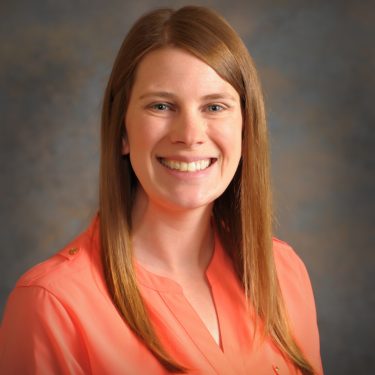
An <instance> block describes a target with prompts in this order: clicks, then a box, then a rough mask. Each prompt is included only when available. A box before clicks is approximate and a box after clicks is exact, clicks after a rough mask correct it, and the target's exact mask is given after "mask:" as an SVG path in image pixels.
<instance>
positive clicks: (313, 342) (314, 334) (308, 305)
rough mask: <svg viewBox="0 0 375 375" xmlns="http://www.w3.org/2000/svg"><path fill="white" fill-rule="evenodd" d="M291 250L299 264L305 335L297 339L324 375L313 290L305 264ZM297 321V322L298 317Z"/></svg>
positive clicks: (302, 320) (300, 315) (301, 306)
mask: <svg viewBox="0 0 375 375" xmlns="http://www.w3.org/2000/svg"><path fill="white" fill-rule="evenodd" d="M291 250H292V252H293V254H294V257H295V260H296V263H297V270H296V271H297V272H298V276H299V280H298V283H299V288H300V295H301V301H302V303H301V304H300V311H299V318H300V319H301V321H300V325H301V326H303V330H300V332H302V333H303V334H302V335H300V337H299V338H298V337H297V340H298V341H299V342H300V343H301V344H302V347H303V349H304V352H305V354H306V355H307V357H308V359H309V360H310V361H311V364H312V365H313V367H314V369H315V371H316V372H317V374H318V375H323V366H322V360H321V356H320V339H319V329H318V322H317V313H316V306H315V298H314V293H313V288H312V285H311V281H310V277H309V274H308V272H307V269H306V266H305V264H304V263H303V261H302V260H301V259H300V258H299V256H298V255H297V254H296V253H295V252H294V250H293V249H291ZM295 320H297V318H296V317H295Z"/></svg>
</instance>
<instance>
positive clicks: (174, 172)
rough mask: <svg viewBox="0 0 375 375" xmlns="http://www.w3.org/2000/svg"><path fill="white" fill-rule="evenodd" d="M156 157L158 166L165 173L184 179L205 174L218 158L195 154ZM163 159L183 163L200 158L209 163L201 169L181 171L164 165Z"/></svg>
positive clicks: (199, 159)
mask: <svg viewBox="0 0 375 375" xmlns="http://www.w3.org/2000/svg"><path fill="white" fill-rule="evenodd" d="M156 159H157V161H158V164H159V165H160V166H162V167H163V169H164V170H165V171H166V172H167V173H169V174H171V175H173V176H176V177H181V178H184V179H189V178H191V177H200V176H206V175H207V174H208V173H210V172H211V170H212V166H213V165H214V164H216V162H217V160H218V158H213V157H201V156H197V157H183V156H172V157H160V156H158V157H157V158H156ZM163 160H168V161H176V162H185V163H192V162H197V161H202V160H209V161H210V165H209V166H208V167H207V168H205V169H201V170H195V171H181V170H178V169H172V168H169V167H168V166H166V165H165V164H164V163H163Z"/></svg>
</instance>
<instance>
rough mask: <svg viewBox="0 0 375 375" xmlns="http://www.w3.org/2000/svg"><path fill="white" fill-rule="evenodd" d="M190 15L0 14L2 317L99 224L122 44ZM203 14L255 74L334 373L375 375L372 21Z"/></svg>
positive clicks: (291, 5) (284, 223)
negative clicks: (112, 77)
mask: <svg viewBox="0 0 375 375" xmlns="http://www.w3.org/2000/svg"><path fill="white" fill-rule="evenodd" d="M183 4H186V2H184V1H175V2H171V1H151V0H148V1H137V4H136V5H135V4H133V3H130V2H126V1H107V2H104V1H102V2H100V1H78V2H77V1H74V2H73V1H67V0H65V1H60V2H58V1H47V0H45V1H37V0H34V1H4V0H3V1H2V2H1V3H0V14H1V22H0V48H1V61H0V74H1V76H0V82H1V83H0V84H1V89H0V113H1V138H0V139H1V145H0V146H1V147H0V153H1V154H0V166H1V167H0V168H1V178H2V180H1V184H0V196H1V203H0V204H1V216H0V228H1V259H0V267H1V270H0V272H1V306H0V313H1V311H2V309H3V306H4V303H5V301H6V297H7V295H8V293H9V291H10V290H11V288H12V287H13V285H14V283H15V281H16V279H17V278H18V277H19V276H20V275H21V274H22V273H23V272H24V271H25V270H26V269H27V268H28V267H30V266H31V265H33V264H35V263H36V262H38V261H41V260H42V259H44V258H46V257H48V256H50V255H51V254H53V253H54V252H55V251H56V250H58V249H59V248H61V247H62V246H63V245H64V244H66V243H67V242H68V241H69V240H70V239H71V238H72V237H73V236H74V235H76V234H77V233H79V232H80V231H81V230H82V229H83V228H85V226H86V225H87V224H88V222H89V220H90V217H91V216H92V215H93V214H94V213H95V211H96V208H97V191H98V188H97V177H98V155H99V153H98V144H99V137H98V134H99V116H100V107H101V100H102V95H103V91H104V87H105V84H106V80H107V78H108V74H109V71H110V68H111V65H112V62H113V59H114V57H115V54H116V52H117V50H118V48H119V46H120V43H121V41H122V38H123V36H124V35H125V33H126V31H127V30H128V28H129V26H130V25H131V24H132V23H133V21H134V20H135V19H136V18H137V17H138V16H139V15H140V14H142V13H143V12H144V11H146V10H149V9H150V8H151V7H155V6H162V5H173V6H179V5H183ZM199 4H202V5H209V6H212V7H214V8H216V9H217V10H219V11H220V12H221V13H222V14H223V15H224V16H225V17H226V18H227V19H228V20H229V21H230V22H231V23H232V24H233V25H234V27H235V28H236V29H237V30H238V32H239V33H240V34H241V36H242V37H243V38H244V40H245V42H246V44H247V45H248V47H249V49H250V51H251V53H252V55H253V56H254V58H255V61H256V63H257V65H258V68H259V71H260V74H261V78H262V80H263V84H264V89H265V94H266V101H267V108H268V116H269V126H270V133H271V146H272V147H271V153H272V161H273V180H274V191H275V200H276V214H277V219H278V222H277V224H276V233H277V235H278V236H279V237H281V238H282V239H284V240H287V241H288V242H289V243H290V244H292V245H293V246H294V248H295V249H296V251H297V252H298V253H299V254H300V256H301V257H302V259H303V260H304V261H305V263H306V265H307V267H308V269H309V272H310V276H311V279H312V282H313V286H314V289H315V295H316V303H317V309H318V315H319V327H320V333H321V349H322V357H323V362H324V366H325V370H326V373H327V374H340V375H344V374H370V373H375V359H374V352H373V350H374V347H375V337H374V329H375V328H374V327H375V319H374V307H375V304H374V283H373V281H374V276H373V275H374V272H373V269H374V265H375V262H374V253H373V246H371V245H370V241H371V240H373V239H374V237H373V234H371V233H373V229H372V225H373V220H372V221H370V215H372V213H373V211H374V208H375V207H374V194H373V192H374V178H373V172H374V168H373V167H374V156H373V154H374V152H373V151H372V147H371V143H372V141H373V140H374V132H373V129H372V127H373V125H374V117H375V116H374V114H375V112H374V103H373V100H374V87H375V82H374V48H373V42H374V40H373V39H374V35H375V33H374V31H375V30H374V24H375V17H374V14H375V11H374V7H373V6H370V3H369V2H368V3H367V2H365V1H351V2H346V1H337V2H333V1H324V2H323V1H321V2H319V1H273V2H268V1H238V2H237V3H236V2H233V1H219V0H216V1H215V0H213V1H202V2H200V3H199ZM372 244H373V241H372Z"/></svg>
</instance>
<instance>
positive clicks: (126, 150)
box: [121, 135, 130, 155]
mask: <svg viewBox="0 0 375 375" xmlns="http://www.w3.org/2000/svg"><path fill="white" fill-rule="evenodd" d="M129 152H130V148H129V142H128V138H127V136H126V135H123V136H122V147H121V154H122V155H128V154H129Z"/></svg>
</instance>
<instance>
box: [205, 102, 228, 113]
mask: <svg viewBox="0 0 375 375" xmlns="http://www.w3.org/2000/svg"><path fill="white" fill-rule="evenodd" d="M223 109H224V107H223V106H221V105H219V104H211V105H209V106H208V110H209V111H210V112H220V111H222V110H223Z"/></svg>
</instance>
